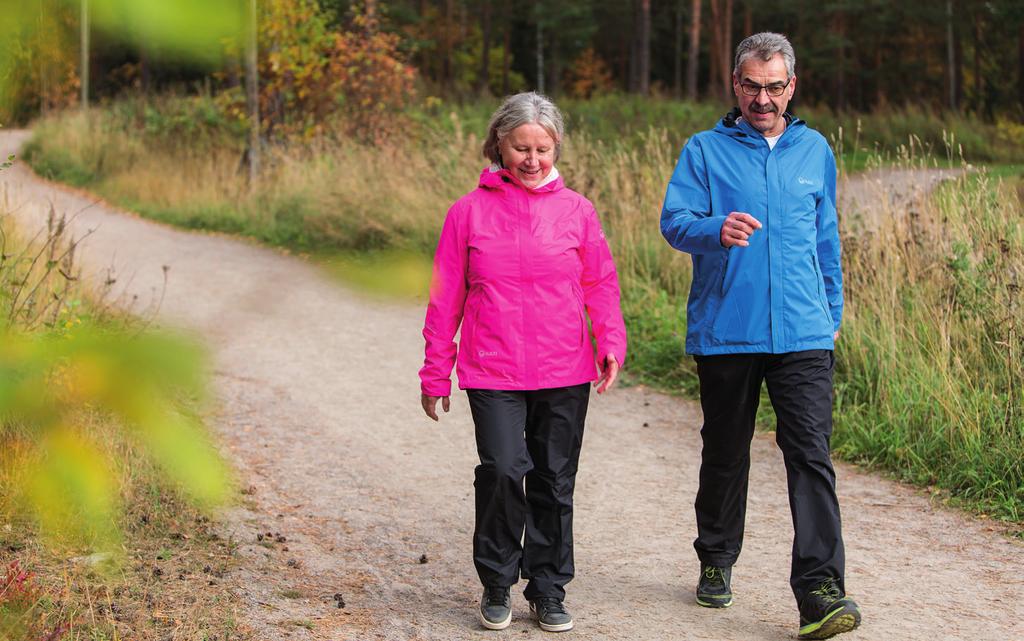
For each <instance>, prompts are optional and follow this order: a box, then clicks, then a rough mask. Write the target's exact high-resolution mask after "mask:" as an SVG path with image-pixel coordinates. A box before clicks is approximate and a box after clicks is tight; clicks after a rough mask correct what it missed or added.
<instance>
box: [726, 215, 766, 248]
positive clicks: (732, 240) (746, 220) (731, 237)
mask: <svg viewBox="0 0 1024 641" xmlns="http://www.w3.org/2000/svg"><path fill="white" fill-rule="evenodd" d="M758 229H761V222H760V221H759V220H758V219H756V218H754V217H753V216H751V215H750V214H745V213H743V212H741V211H734V212H732V213H730V214H729V215H728V216H726V217H725V223H723V224H722V233H721V236H720V240H721V242H722V247H725V248H726V249H728V248H729V247H733V246H736V247H746V246H748V245H750V243H749V242H747V239H748V238H750V236H751V234H753V233H754V231H756V230H758Z"/></svg>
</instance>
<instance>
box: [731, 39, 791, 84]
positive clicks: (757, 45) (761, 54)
mask: <svg viewBox="0 0 1024 641" xmlns="http://www.w3.org/2000/svg"><path fill="white" fill-rule="evenodd" d="M777 53H778V54H782V60H783V61H784V62H785V63H786V75H787V76H788V77H790V78H792V77H793V76H794V75H796V54H795V53H793V45H791V44H789V40H788V39H787V38H786V36H784V35H782V34H781V33H773V32H771V31H764V32H761V33H755V34H754V35H752V36H748V37H747V38H744V39H743V42H741V43H740V44H739V46H738V47H736V66H735V67H733V70H732V73H733V75H734V76H737V77H738V76H739V74H740V67H741V66H743V63H744V62H746V61H747V60H749V59H750V58H755V57H756V58H758V59H760V60H764V61H765V62H768V61H769V60H771V59H772V56H774V55H775V54H777Z"/></svg>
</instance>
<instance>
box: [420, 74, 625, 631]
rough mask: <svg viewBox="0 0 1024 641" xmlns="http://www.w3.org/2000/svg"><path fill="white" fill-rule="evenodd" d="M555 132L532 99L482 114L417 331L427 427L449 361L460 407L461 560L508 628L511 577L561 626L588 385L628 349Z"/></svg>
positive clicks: (524, 96) (605, 269)
mask: <svg viewBox="0 0 1024 641" xmlns="http://www.w3.org/2000/svg"><path fill="white" fill-rule="evenodd" d="M562 136H563V125H562V116H561V114H560V113H559V111H558V109H557V107H555V105H554V104H553V103H552V102H551V101H550V100H548V99H547V98H545V97H544V96H541V95H539V94H536V93H521V94H517V95H514V96H511V97H510V98H508V99H506V100H505V102H504V103H503V104H502V105H501V107H499V108H498V110H497V111H496V112H494V115H493V116H492V117H491V122H490V125H489V128H488V133H487V140H486V142H485V143H484V149H483V152H484V156H486V157H487V158H488V159H489V160H490V161H491V163H492V164H491V166H490V167H488V168H486V169H484V171H483V173H481V174H480V181H479V186H478V187H477V188H476V189H474V190H473V191H471V192H469V193H468V194H466V195H465V196H463V197H462V198H460V199H459V200H458V201H457V202H456V203H455V204H454V205H452V207H451V209H449V210H448V216H447V218H446V219H445V222H444V227H443V228H442V230H441V238H440V241H439V242H438V246H437V253H436V255H435V257H434V277H433V283H432V285H431V289H430V303H429V305H428V307H427V315H426V321H425V323H424V328H423V337H424V338H425V339H426V358H425V360H424V364H423V368H422V369H421V370H420V379H421V382H422V385H421V390H422V399H421V400H422V405H423V411H424V412H426V414H427V416H429V417H430V418H432V419H434V420H435V421H436V420H437V402H438V400H440V401H441V405H442V407H443V409H444V411H445V412H447V411H448V408H449V395H450V394H451V380H450V376H451V371H452V367H453V365H455V364H456V360H457V361H458V377H459V387H460V388H462V389H465V390H466V392H467V395H468V397H469V405H470V409H471V411H472V414H473V423H474V425H475V428H476V445H477V451H478V452H479V455H480V465H479V466H477V468H476V480H475V483H474V487H475V489H476V528H475V531H474V533H473V561H474V563H475V565H476V570H477V573H478V574H479V576H480V581H481V582H482V583H483V586H484V591H483V598H482V599H481V601H480V619H481V622H482V623H483V625H484V627H486V628H488V629H491V630H501V629H504V628H506V627H508V625H509V623H510V621H511V619H512V607H511V597H510V594H509V591H510V587H511V586H512V585H513V584H515V583H516V582H517V581H518V580H519V576H520V573H522V577H523V578H524V579H527V581H528V584H527V586H526V590H525V591H524V595H525V597H526V598H527V600H529V602H530V611H531V612H532V613H533V614H534V616H535V617H536V618H537V620H538V622H539V624H540V627H541V629H543V630H546V631H549V632H561V631H564V630H570V629H572V626H573V620H572V617H571V616H570V615H569V613H568V612H567V611H566V610H565V607H564V606H563V604H562V602H563V599H564V598H565V589H564V588H565V584H566V583H568V582H569V581H570V580H571V579H572V578H573V573H574V568H573V549H572V495H573V488H574V486H575V479H576V467H577V463H578V461H579V456H580V446H581V445H582V441H583V423H584V420H585V418H586V415H587V403H588V400H589V395H590V383H591V382H593V383H594V385H595V386H596V387H597V392H598V393H599V394H600V393H603V392H605V391H606V390H608V389H610V388H611V387H612V385H613V384H614V383H615V379H616V376H617V375H618V371H619V366H620V365H621V364H622V363H623V362H624V359H625V357H626V330H625V326H624V324H623V321H622V312H621V311H620V309H619V284H618V277H617V276H616V272H615V265H614V263H613V262H612V256H611V252H610V251H609V249H608V243H607V242H606V241H605V238H604V233H602V231H601V224H600V222H599V221H598V218H597V214H596V212H595V211H594V206H593V205H592V204H591V203H590V201H588V200H587V199H586V198H584V197H582V196H580V195H579V194H577V193H576V192H574V191H572V190H570V189H568V188H566V187H565V184H564V183H563V182H562V178H561V177H560V176H559V175H558V170H557V169H556V168H555V161H557V160H558V155H559V150H560V147H561V143H562ZM587 316H589V317H590V329H588V325H587ZM460 323H461V325H462V331H461V334H460V339H459V344H458V348H456V344H455V342H454V337H455V332H456V330H457V329H459V324H460ZM591 329H592V331H593V337H594V338H595V339H596V342H597V353H596V359H595V353H594V346H593V342H592V340H591ZM456 353H457V354H458V358H456ZM524 478H525V481H526V484H525V491H524V486H523V480H524ZM524 530H525V537H524V536H523V533H524ZM521 541H522V543H520V542H521Z"/></svg>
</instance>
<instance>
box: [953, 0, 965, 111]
mask: <svg viewBox="0 0 1024 641" xmlns="http://www.w3.org/2000/svg"><path fill="white" fill-rule="evenodd" d="M953 13H954V17H953V69H954V75H953V77H954V78H955V82H956V97H955V101H956V107H955V108H956V110H957V111H959V110H960V109H962V108H963V106H964V45H963V38H962V37H961V32H962V29H963V27H962V25H961V24H960V22H961V21H962V20H963V13H964V10H963V2H962V0H955V1H954V3H953Z"/></svg>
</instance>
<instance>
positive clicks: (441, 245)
mask: <svg viewBox="0 0 1024 641" xmlns="http://www.w3.org/2000/svg"><path fill="white" fill-rule="evenodd" d="M584 312H586V314H589V316H590V320H591V324H592V326H593V333H594V336H595V337H596V339H597V358H598V360H599V361H600V362H603V361H604V358H605V356H606V355H608V354H614V355H615V357H616V359H617V360H618V361H619V363H620V364H622V363H624V362H625V359H626V327H625V324H624V323H623V321H622V312H621V310H620V309H619V280H618V276H617V275H616V273H615V264H614V263H613V262H612V255H611V252H610V251H609V249H608V243H607V242H606V241H605V238H604V233H603V232H602V231H601V223H600V222H599V221H598V219H597V213H596V212H595V211H594V206H593V205H592V204H591V203H590V201H588V200H587V199H586V198H584V197H583V196H580V195H579V194H577V193H576V192H574V191H572V190H571V189H568V188H566V187H565V185H564V183H563V182H562V179H561V178H557V179H555V180H554V181H553V182H551V183H549V184H547V185H544V186H543V187H540V188H538V189H530V188H528V187H526V186H524V185H523V184H522V183H521V182H519V181H518V180H517V179H516V178H514V177H513V176H512V175H511V174H510V173H509V172H508V171H507V170H505V169H502V170H498V171H491V170H490V169H485V170H484V171H483V173H482V174H481V175H480V186H479V187H478V188H477V189H475V190H473V191H471V192H470V193H468V194H466V195H465V196H463V197H462V198H460V199H459V200H458V201H457V202H456V203H455V204H454V205H452V207H451V209H449V210H448V216H447V218H445V221H444V227H443V228H442V230H441V239H440V241H439V242H438V244H437V253H436V254H435V256H434V275H433V281H432V283H431V286H430V303H429V305H428V306H427V316H426V320H425V321H424V326H423V337H424V338H425V339H426V343H427V344H426V358H425V359H424V363H423V368H422V369H421V370H420V381H421V389H422V391H423V393H424V394H427V395H428V396H448V395H450V394H451V387H452V384H451V371H452V366H453V365H454V364H455V361H456V358H455V355H456V351H457V352H458V375H459V387H460V388H462V389H474V388H475V389H499V390H532V389H546V388H552V387H566V386H569V385H578V384H580V383H585V382H588V381H593V380H594V379H595V378H597V366H596V365H595V362H594V347H593V344H592V343H591V340H590V332H589V331H588V329H587V318H586V315H585V314H584ZM460 322H461V324H462V333H461V336H460V339H459V345H458V349H456V345H455V342H454V338H455V331H456V330H457V329H458V328H459V324H460Z"/></svg>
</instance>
